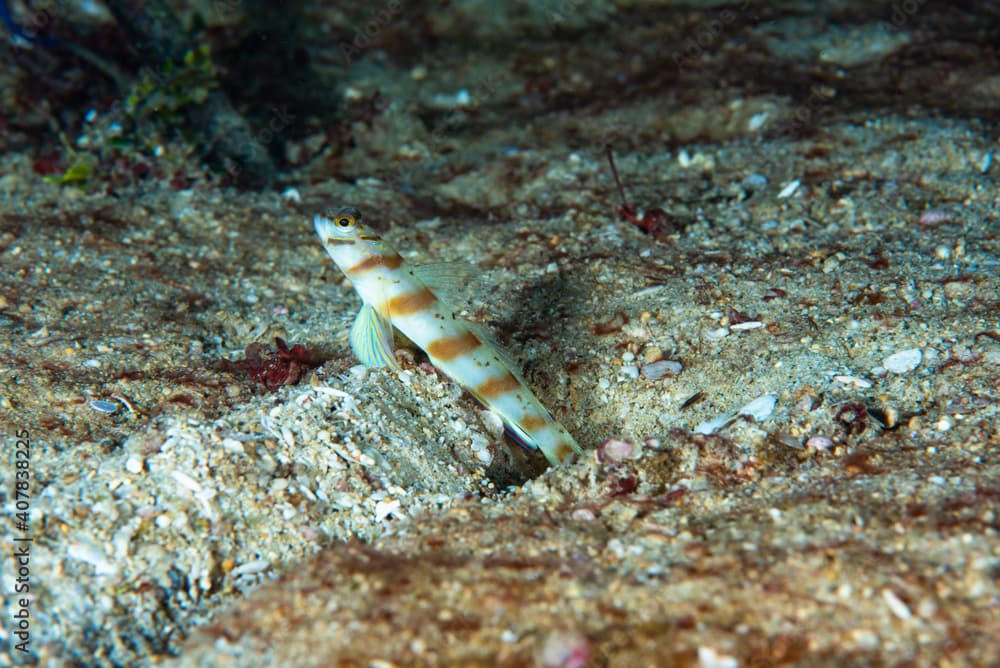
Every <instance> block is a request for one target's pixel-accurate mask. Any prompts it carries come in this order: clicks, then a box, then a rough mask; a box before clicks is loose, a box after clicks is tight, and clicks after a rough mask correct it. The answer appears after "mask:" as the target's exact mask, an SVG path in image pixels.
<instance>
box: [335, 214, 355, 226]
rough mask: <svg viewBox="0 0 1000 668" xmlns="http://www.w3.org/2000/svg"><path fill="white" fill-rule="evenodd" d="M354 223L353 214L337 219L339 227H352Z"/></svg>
mask: <svg viewBox="0 0 1000 668" xmlns="http://www.w3.org/2000/svg"><path fill="white" fill-rule="evenodd" d="M353 224H354V217H353V216H341V217H340V218H338V219H337V227H350V226H351V225H353Z"/></svg>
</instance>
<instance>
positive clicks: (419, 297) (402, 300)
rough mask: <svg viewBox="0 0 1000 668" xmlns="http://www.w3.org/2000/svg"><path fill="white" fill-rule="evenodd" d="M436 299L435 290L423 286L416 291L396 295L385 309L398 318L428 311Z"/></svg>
mask: <svg viewBox="0 0 1000 668" xmlns="http://www.w3.org/2000/svg"><path fill="white" fill-rule="evenodd" d="M436 301H437V297H435V296H434V293H433V292H431V291H430V290H428V289H427V288H422V289H420V290H418V291H416V292H407V293H406V294H402V295H396V296H395V297H393V298H392V299H390V300H389V301H388V303H387V304H386V309H385V310H386V311H388V312H389V315H390V316H392V317H394V318H396V317H400V316H406V315H413V314H414V313H420V312H421V311H426V310H427V309H428V308H430V307H431V305H432V304H434V302H436Z"/></svg>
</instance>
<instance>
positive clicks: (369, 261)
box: [344, 253, 403, 276]
mask: <svg viewBox="0 0 1000 668" xmlns="http://www.w3.org/2000/svg"><path fill="white" fill-rule="evenodd" d="M402 264H403V258H402V257H400V255H399V253H392V254H390V255H382V254H377V255H370V256H368V257H366V258H365V259H364V260H362V261H361V262H358V263H357V264H356V265H354V266H353V267H351V268H350V269H348V270H347V271H346V272H344V273H346V274H347V275H348V276H350V275H351V274H362V273H364V272H366V271H371V270H372V269H375V268H377V267H385V268H386V269H399V267H400V266H402Z"/></svg>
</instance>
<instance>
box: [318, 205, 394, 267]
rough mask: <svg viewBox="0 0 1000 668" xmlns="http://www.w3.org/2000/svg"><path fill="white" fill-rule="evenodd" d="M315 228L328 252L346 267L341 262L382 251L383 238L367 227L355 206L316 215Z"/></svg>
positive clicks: (339, 263)
mask: <svg viewBox="0 0 1000 668" xmlns="http://www.w3.org/2000/svg"><path fill="white" fill-rule="evenodd" d="M313 227H315V228H316V234H318V235H319V238H320V240H321V241H322V242H323V245H324V246H325V247H326V250H327V252H328V253H329V254H330V256H331V257H332V258H333V259H334V261H335V262H337V264H338V265H341V267H342V268H343V263H342V262H341V260H344V261H346V260H347V259H348V258H356V257H357V256H358V255H359V254H362V255H364V254H370V253H379V252H381V250H382V238H381V237H380V236H379V235H378V234H376V233H375V231H374V230H372V229H371V228H370V227H368V226H367V225H365V224H364V222H363V220H362V217H361V212H360V211H358V210H357V209H355V208H354V207H344V208H342V209H340V210H338V211H336V212H332V213H330V214H316V215H315V216H314V217H313Z"/></svg>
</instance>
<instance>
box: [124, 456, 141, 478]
mask: <svg viewBox="0 0 1000 668" xmlns="http://www.w3.org/2000/svg"><path fill="white" fill-rule="evenodd" d="M125 470H126V471H128V472H129V473H131V474H132V475H138V474H140V473H142V460H141V459H139V458H138V457H136V456H135V455H130V456H129V458H128V459H126V460H125Z"/></svg>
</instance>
